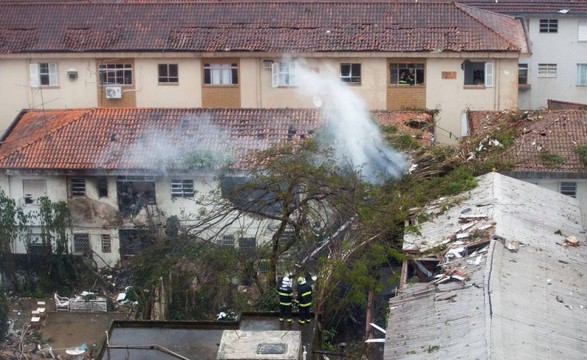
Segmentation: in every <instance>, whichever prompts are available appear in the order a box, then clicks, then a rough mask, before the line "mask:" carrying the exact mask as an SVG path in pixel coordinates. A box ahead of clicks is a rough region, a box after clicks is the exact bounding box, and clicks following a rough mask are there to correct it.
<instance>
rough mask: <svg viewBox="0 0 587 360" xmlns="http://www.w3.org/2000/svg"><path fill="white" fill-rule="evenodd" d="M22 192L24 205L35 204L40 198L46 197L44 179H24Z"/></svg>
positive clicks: (45, 182)
mask: <svg viewBox="0 0 587 360" xmlns="http://www.w3.org/2000/svg"><path fill="white" fill-rule="evenodd" d="M22 190H23V195H24V203H25V204H34V203H37V200H38V199H39V198H40V197H41V196H47V181H46V180H45V179H24V180H23V181H22Z"/></svg>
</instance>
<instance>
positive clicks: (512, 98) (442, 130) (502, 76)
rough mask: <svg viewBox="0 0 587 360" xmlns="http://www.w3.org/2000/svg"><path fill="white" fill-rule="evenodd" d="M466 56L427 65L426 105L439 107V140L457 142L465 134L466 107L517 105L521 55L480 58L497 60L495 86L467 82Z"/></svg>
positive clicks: (435, 60)
mask: <svg viewBox="0 0 587 360" xmlns="http://www.w3.org/2000/svg"><path fill="white" fill-rule="evenodd" d="M463 61H464V59H458V58H444V59H435V58H432V59H428V62H427V66H426V71H427V74H426V82H427V85H426V89H427V90H426V107H427V108H428V109H437V110H439V114H438V117H437V128H436V141H437V142H439V143H441V144H454V143H456V142H457V141H458V138H459V137H461V136H462V135H463V134H462V127H461V125H462V124H461V116H462V113H463V112H464V111H466V110H504V109H511V108H515V107H516V106H517V99H518V87H517V81H518V80H517V76H518V62H517V59H499V60H496V59H491V58H486V59H483V58H479V59H474V61H479V62H483V61H484V62H493V63H494V74H495V84H494V86H493V87H484V86H465V85H464V81H465V80H464V72H463V70H462V69H461V64H462V63H463Z"/></svg>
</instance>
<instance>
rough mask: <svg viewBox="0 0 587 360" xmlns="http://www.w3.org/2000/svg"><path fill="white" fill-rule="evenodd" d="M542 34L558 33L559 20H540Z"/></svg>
mask: <svg viewBox="0 0 587 360" xmlns="http://www.w3.org/2000/svg"><path fill="white" fill-rule="evenodd" d="M540 32H541V33H555V32H558V19H540Z"/></svg>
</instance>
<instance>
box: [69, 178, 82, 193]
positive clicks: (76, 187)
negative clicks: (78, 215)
mask: <svg viewBox="0 0 587 360" xmlns="http://www.w3.org/2000/svg"><path fill="white" fill-rule="evenodd" d="M70 186H71V189H70V191H71V196H85V195H86V181H85V180H84V179H71V183H70Z"/></svg>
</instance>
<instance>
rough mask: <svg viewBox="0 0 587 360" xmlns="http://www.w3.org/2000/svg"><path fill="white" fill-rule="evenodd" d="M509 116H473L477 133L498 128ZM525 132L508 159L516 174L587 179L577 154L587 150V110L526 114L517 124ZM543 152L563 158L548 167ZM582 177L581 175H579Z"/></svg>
mask: <svg viewBox="0 0 587 360" xmlns="http://www.w3.org/2000/svg"><path fill="white" fill-rule="evenodd" d="M502 116H508V113H507V112H471V120H472V124H473V125H472V129H473V131H475V132H476V133H480V132H483V131H485V130H486V129H488V128H491V127H492V126H493V125H495V124H496V123H497V122H498V121H499V118H500V117H502ZM516 126H518V127H519V128H520V129H521V130H523V131H522V135H520V137H518V138H517V139H516V140H515V142H514V144H513V145H512V146H511V148H509V149H508V152H507V157H508V158H509V159H510V160H511V161H512V162H513V163H514V164H515V165H514V167H513V169H512V172H514V173H558V174H573V175H572V176H582V177H585V176H587V167H586V165H585V164H584V163H583V162H582V161H581V159H580V157H579V155H578V154H577V151H576V150H577V147H578V146H587V110H544V111H533V112H529V113H527V117H526V119H524V120H520V121H518V122H517V123H516ZM541 152H542V153H544V152H548V153H550V154H554V155H558V156H561V157H563V159H564V160H563V161H560V162H554V163H551V164H549V163H548V162H545V161H544V160H543V158H542V157H541V155H540V154H541ZM579 174H582V175H579Z"/></svg>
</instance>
